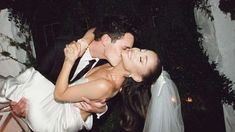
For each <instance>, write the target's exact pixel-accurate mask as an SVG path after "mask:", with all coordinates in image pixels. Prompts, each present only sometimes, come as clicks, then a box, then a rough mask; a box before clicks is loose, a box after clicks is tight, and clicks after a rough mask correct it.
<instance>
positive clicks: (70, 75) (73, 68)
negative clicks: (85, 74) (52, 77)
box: [69, 58, 81, 80]
mask: <svg viewBox="0 0 235 132" xmlns="http://www.w3.org/2000/svg"><path fill="white" fill-rule="evenodd" d="M80 59H81V58H79V59H77V60H76V61H75V63H74V65H73V67H72V69H71V72H70V74H69V80H71V79H72V77H73V75H74V73H75V71H76V69H77V67H78V64H79V62H80Z"/></svg>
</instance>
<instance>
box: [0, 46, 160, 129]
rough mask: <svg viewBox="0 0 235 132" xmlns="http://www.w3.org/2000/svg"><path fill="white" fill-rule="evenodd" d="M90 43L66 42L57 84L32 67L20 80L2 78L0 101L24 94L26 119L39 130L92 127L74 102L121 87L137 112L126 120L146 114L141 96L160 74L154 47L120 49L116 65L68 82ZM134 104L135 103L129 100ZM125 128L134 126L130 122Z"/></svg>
mask: <svg viewBox="0 0 235 132" xmlns="http://www.w3.org/2000/svg"><path fill="white" fill-rule="evenodd" d="M87 47H88V45H87V44H84V43H81V44H78V43H72V44H69V45H67V46H66V48H65V49H64V54H65V59H64V64H63V67H62V69H61V72H60V74H59V76H58V79H57V82H56V85H54V84H53V83H51V82H50V81H49V80H47V79H46V78H45V77H44V76H42V75H41V74H40V73H39V72H38V71H36V70H35V69H34V68H29V69H27V70H26V71H25V72H23V73H22V74H20V75H19V76H17V77H16V78H12V77H8V78H3V77H2V79H1V78H0V79H1V80H3V81H4V85H3V87H2V88H0V101H4V100H12V101H19V100H20V99H21V98H22V97H25V98H27V99H28V107H27V108H28V110H27V114H26V118H25V121H26V122H27V124H28V125H29V126H30V127H31V129H32V130H33V131H40V132H41V131H56V132H64V131H72V132H73V131H78V130H81V129H82V128H84V127H86V128H89V127H91V126H92V124H86V123H85V121H86V120H87V118H90V117H89V116H88V115H89V114H90V113H87V112H85V111H82V110H80V109H78V108H77V107H75V106H74V105H73V103H76V102H81V101H83V99H82V97H87V98H88V99H90V100H100V99H105V100H108V99H110V98H112V97H113V96H115V95H116V94H117V93H118V92H119V91H122V93H124V94H125V95H133V96H131V97H128V96H126V98H128V101H127V102H129V104H125V105H132V107H130V109H127V110H128V111H133V112H135V114H134V115H133V114H130V115H128V114H127V115H128V117H127V118H126V120H125V121H124V122H127V123H128V122H129V120H128V119H134V117H133V116H140V117H141V118H145V114H146V108H143V106H147V103H148V102H147V101H144V100H146V99H145V96H143V95H146V94H145V92H148V91H149V90H150V89H147V88H150V86H151V84H152V83H153V82H154V80H155V79H157V77H158V76H159V75H160V72H161V68H160V67H161V66H160V61H159V57H158V55H157V54H156V53H155V52H153V51H150V50H144V49H142V50H140V49H138V48H132V49H127V50H124V51H123V52H122V54H121V58H122V61H121V62H120V63H119V64H118V65H117V66H114V67H112V66H111V65H109V64H105V65H102V66H99V67H96V68H94V69H92V70H90V71H89V72H88V73H87V75H86V76H85V77H84V78H82V79H79V80H77V81H75V82H74V83H72V84H68V77H69V73H70V70H71V68H72V66H73V64H74V62H75V60H76V59H77V58H79V57H80V56H81V55H82V54H83V53H84V52H85V50H86V48H87ZM1 80H0V81H1ZM132 102H134V103H135V104H131V103H132ZM136 102H137V103H136ZM141 102H143V103H146V104H142V103H141ZM133 105H134V106H133ZM127 113H128V112H127ZM129 113H130V112H129ZM132 122H136V121H135V120H132ZM126 126H129V127H130V124H127V125H126Z"/></svg>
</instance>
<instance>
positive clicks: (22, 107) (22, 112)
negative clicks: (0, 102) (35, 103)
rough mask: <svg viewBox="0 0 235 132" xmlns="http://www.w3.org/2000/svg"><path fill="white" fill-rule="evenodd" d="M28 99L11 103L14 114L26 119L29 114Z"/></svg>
mask: <svg viewBox="0 0 235 132" xmlns="http://www.w3.org/2000/svg"><path fill="white" fill-rule="evenodd" d="M26 106H27V99H26V98H21V99H20V101H19V102H15V101H11V103H10V107H11V109H12V111H13V113H14V114H15V115H17V116H19V117H25V116H26V112H27V107H26Z"/></svg>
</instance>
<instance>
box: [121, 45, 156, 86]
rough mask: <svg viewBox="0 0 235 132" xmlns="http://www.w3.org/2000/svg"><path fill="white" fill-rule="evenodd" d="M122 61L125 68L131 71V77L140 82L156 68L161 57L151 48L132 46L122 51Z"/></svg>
mask: <svg viewBox="0 0 235 132" xmlns="http://www.w3.org/2000/svg"><path fill="white" fill-rule="evenodd" d="M122 61H123V65H124V68H125V69H126V70H127V71H128V72H130V75H131V77H132V78H133V79H134V80H135V81H137V82H140V81H142V79H143V77H144V76H147V75H148V74H150V72H151V71H154V70H155V68H156V66H157V64H158V63H159V58H158V56H157V54H156V53H155V52H153V51H151V50H146V49H139V48H132V49H127V50H124V51H123V52H122Z"/></svg>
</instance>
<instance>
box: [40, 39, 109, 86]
mask: <svg viewBox="0 0 235 132" xmlns="http://www.w3.org/2000/svg"><path fill="white" fill-rule="evenodd" d="M65 44H66V42H63V41H62V42H61V43H57V44H56V45H54V46H53V47H51V48H48V51H47V53H46V54H45V56H44V59H43V60H42V61H41V62H39V65H38V67H36V69H37V70H38V71H39V72H40V73H41V74H42V75H43V76H45V77H46V78H47V79H48V80H50V81H51V82H53V83H54V84H55V82H56V79H57V77H58V76H59V73H60V70H61V68H62V66H63V62H64V47H65ZM79 61H80V58H79V59H77V60H76V62H75V63H74V65H73V67H72V70H71V72H70V75H69V80H71V78H72V77H73V75H74V73H75V71H76V68H77V66H78V63H79ZM105 63H107V61H106V60H99V61H98V62H97V64H96V65H95V66H99V65H102V64H105Z"/></svg>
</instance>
